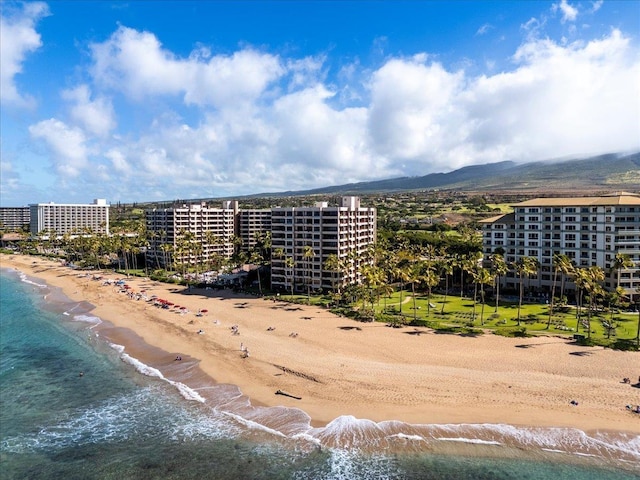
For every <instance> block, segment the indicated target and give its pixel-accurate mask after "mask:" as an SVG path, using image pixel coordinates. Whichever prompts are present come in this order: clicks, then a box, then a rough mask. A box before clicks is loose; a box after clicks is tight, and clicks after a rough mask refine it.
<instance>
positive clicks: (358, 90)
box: [0, 0, 640, 206]
mask: <svg viewBox="0 0 640 480" xmlns="http://www.w3.org/2000/svg"><path fill="white" fill-rule="evenodd" d="M0 7H1V9H2V11H1V21H2V23H1V25H0V34H1V37H0V73H1V77H0V107H1V111H0V115H1V118H0V134H1V138H0V142H1V143H0V149H1V150H0V153H1V169H0V174H1V175H0V205H1V206H18V205H26V204H29V203H35V202H49V201H53V202H59V203H87V202H90V201H92V199H93V198H106V199H107V200H108V201H109V202H111V203H115V202H118V201H121V202H134V201H138V202H140V201H152V200H172V199H189V198H199V197H226V196H233V195H244V194H251V193H261V192H278V191H285V190H299V189H306V188H314V187H321V186H328V185H336V184H343V183H348V182H357V181H366V180H376V179H383V178H391V177H399V176H416V175H426V174H428V173H433V172H446V171H450V170H453V169H456V168H460V167H463V166H465V165H473V164H484V163H489V162H497V161H502V160H514V161H532V160H545V159H552V158H571V157H580V156H587V155H597V154H600V153H611V152H631V151H637V150H640V49H639V46H640V41H639V40H640V39H639V34H640V2H638V1H634V0H625V1H613V0H604V1H580V2H578V1H571V0H558V1H550V2H545V1H498V0H496V1H481V0H475V1H462V0H459V1H446V2H445V1H418V0H416V1H351V2H349V1H322V0H316V1H308V2H302V1H279V2H274V1H258V0H254V1H181V2H177V1H176V2H171V1H159V2H155V1H129V2H108V1H91V2H88V1H87V2H84V1H81V0H79V1H53V2H14V1H7V0H3V1H0Z"/></svg>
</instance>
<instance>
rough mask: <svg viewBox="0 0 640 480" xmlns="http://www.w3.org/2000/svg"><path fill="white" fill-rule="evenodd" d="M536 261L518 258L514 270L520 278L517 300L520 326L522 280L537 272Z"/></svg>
mask: <svg viewBox="0 0 640 480" xmlns="http://www.w3.org/2000/svg"><path fill="white" fill-rule="evenodd" d="M537 264H538V260H537V259H536V258H534V257H520V258H519V259H518V260H517V261H516V263H515V265H514V268H515V270H516V272H517V273H518V277H519V278H520V295H519V298H518V325H520V311H521V310H522V300H523V297H524V279H525V278H528V277H529V276H530V275H533V274H534V273H536V272H537V271H538V267H537Z"/></svg>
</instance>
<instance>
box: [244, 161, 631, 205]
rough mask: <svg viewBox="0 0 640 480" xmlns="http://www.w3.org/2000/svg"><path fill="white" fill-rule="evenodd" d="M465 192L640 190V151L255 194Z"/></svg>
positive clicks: (497, 165) (489, 166) (498, 165)
mask: <svg viewBox="0 0 640 480" xmlns="http://www.w3.org/2000/svg"><path fill="white" fill-rule="evenodd" d="M430 189H439V190H459V191H478V190H482V191H495V192H498V191H521V192H523V193H524V192H527V191H530V192H532V193H535V192H544V191H549V192H552V191H570V190H572V191H582V192H589V191H603V190H605V191H611V190H616V191H620V190H628V191H640V152H636V153H633V154H630V155H618V154H606V155H599V156H596V157H590V158H584V159H575V160H546V161H538V162H530V163H516V162H512V161H505V162H498V163H489V164H485V165H473V166H469V167H463V168H460V169H458V170H454V171H452V172H448V173H431V174H429V175H425V176H422V177H400V178H392V179H388V180H377V181H372V182H359V183H349V184H345V185H334V186H330V187H322V188H315V189H311V190H299V191H288V192H280V193H269V194H259V195H252V196H253V197H255V196H296V195H319V194H350V193H353V194H362V193H377V192H398V191H403V190H430Z"/></svg>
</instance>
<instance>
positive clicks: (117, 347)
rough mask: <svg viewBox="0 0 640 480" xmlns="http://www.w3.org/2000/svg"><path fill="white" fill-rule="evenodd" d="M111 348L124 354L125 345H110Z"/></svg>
mask: <svg viewBox="0 0 640 480" xmlns="http://www.w3.org/2000/svg"><path fill="white" fill-rule="evenodd" d="M109 346H110V347H111V348H113V349H114V350H115V351H117V352H119V353H122V352H124V345H118V344H117V343H109Z"/></svg>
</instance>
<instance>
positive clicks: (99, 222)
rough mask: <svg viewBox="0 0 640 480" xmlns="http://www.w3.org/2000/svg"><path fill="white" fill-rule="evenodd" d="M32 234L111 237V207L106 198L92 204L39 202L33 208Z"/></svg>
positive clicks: (30, 206) (31, 211)
mask: <svg viewBox="0 0 640 480" xmlns="http://www.w3.org/2000/svg"><path fill="white" fill-rule="evenodd" d="M29 216H30V220H29V222H30V223H29V230H30V232H31V235H40V234H42V233H44V234H45V235H49V234H52V233H53V232H55V234H56V235H58V236H62V235H65V234H78V235H86V234H98V233H102V234H106V235H108V234H109V205H108V204H107V201H106V200H104V199H96V200H94V201H93V203H90V204H72V203H36V204H31V205H29Z"/></svg>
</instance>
